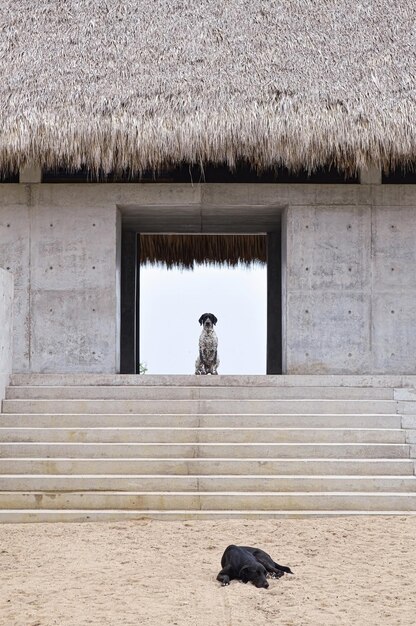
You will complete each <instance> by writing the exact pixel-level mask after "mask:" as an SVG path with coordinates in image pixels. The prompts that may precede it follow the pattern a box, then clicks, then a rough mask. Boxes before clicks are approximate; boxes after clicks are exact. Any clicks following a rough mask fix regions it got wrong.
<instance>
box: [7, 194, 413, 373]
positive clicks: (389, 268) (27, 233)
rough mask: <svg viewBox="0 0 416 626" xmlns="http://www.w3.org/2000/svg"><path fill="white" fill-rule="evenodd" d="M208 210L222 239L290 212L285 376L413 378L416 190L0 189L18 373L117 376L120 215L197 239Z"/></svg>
mask: <svg viewBox="0 0 416 626" xmlns="http://www.w3.org/2000/svg"><path fill="white" fill-rule="evenodd" d="M213 207H214V209H215V211H216V212H217V214H216V215H215V220H216V222H215V224H216V225H218V224H219V223H221V224H222V228H227V229H228V230H229V229H230V228H231V226H230V223H236V224H237V222H238V219H240V222H241V215H244V216H245V220H246V222H247V228H248V229H249V228H250V224H251V225H252V227H253V228H256V225H258V224H257V223H258V220H259V219H265V216H267V215H270V216H271V219H272V218H273V219H274V217H273V216H275V215H276V214H279V213H282V212H285V216H286V217H285V220H286V225H287V231H286V238H285V241H284V247H285V250H286V252H285V258H284V263H283V267H284V275H283V284H284V285H286V290H285V291H284V295H285V301H284V316H283V323H284V343H283V349H284V355H285V371H286V372H287V373H289V374H296V373H313V374H315V373H316V374H318V373H327V372H329V373H351V374H352V373H356V374H360V373H380V374H381V373H386V374H390V373H394V374H396V373H397V374H399V373H401V374H408V373H414V372H415V371H416V357H415V355H416V332H415V330H414V329H415V328H416V272H415V271H414V267H415V262H416V245H415V242H416V189H415V186H412V185H371V184H366V185H286V184H276V185H268V184H267V185H263V184H257V185H249V184H241V185H240V184H232V185H224V184H222V185H221V184H213V185H209V184H197V185H181V184H175V185H166V184H143V185H137V184H84V185H78V184H65V185H58V184H56V185H52V184H36V183H34V184H32V183H30V184H16V185H6V184H3V185H0V266H3V267H5V268H6V269H7V268H9V270H10V271H11V272H12V273H13V274H14V276H15V318H14V361H13V369H14V371H15V372H103V373H105V372H109V373H113V372H117V371H118V368H119V269H120V268H119V264H120V256H119V253H120V231H121V220H120V212H121V213H122V214H123V219H124V220H125V222H126V224H127V223H128V221H129V220H130V219H132V220H135V219H136V217H137V214H138V213H137V212H138V211H140V210H141V209H142V208H145V209H146V211H147V212H149V211H150V212H153V211H154V214H155V216H156V217H157V218H158V219H159V220H160V222H161V226H163V224H166V219H167V218H168V216H169V215H172V214H174V213H175V214H178V215H180V216H181V219H182V220H183V229H184V230H185V231H188V232H193V231H194V230H195V229H197V228H198V227H199V225H200V224H201V215H204V211H207V210H208V209H209V210H208V212H207V218H206V228H207V230H208V229H209V227H210V220H211V218H212V215H213ZM210 216H211V217H210ZM238 216H240V217H238ZM151 219H153V218H151ZM221 220H222V222H221ZM233 220H234V221H233ZM240 225H241V223H240ZM216 228H217V226H216Z"/></svg>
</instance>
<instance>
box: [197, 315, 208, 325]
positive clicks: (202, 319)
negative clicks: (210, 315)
mask: <svg viewBox="0 0 416 626" xmlns="http://www.w3.org/2000/svg"><path fill="white" fill-rule="evenodd" d="M206 316H207V314H206V313H203V315H201V317H200V318H199V320H198V322H199V323H200V324H203V323H204V322H205V318H206Z"/></svg>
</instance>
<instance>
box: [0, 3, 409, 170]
mask: <svg viewBox="0 0 416 626" xmlns="http://www.w3.org/2000/svg"><path fill="white" fill-rule="evenodd" d="M415 24H416V3H415V2H414V1H413V0H396V2H391V0H390V1H389V2H387V0H361V1H360V2H357V1H356V0H339V1H337V2H335V1H330V0H325V1H319V0H250V1H249V0H227V1H224V0H199V1H198V2H196V1H195V2H189V1H188V2H185V1H183V0H152V1H151V2H149V1H148V0H146V1H145V0H65V1H64V0H36V1H33V0H3V1H2V2H1V3H0V26H1V36H0V59H1V81H0V168H6V167H8V168H12V169H13V168H14V169H16V168H17V167H19V166H20V165H23V164H24V163H25V162H28V161H29V162H38V163H39V164H41V165H42V166H44V167H47V168H53V167H57V166H58V165H61V166H64V167H70V168H79V167H80V166H81V165H86V166H87V167H89V168H92V169H95V170H97V169H98V168H103V170H104V171H106V172H108V171H110V170H117V169H124V168H130V170H131V171H140V170H142V169H145V168H151V169H152V168H155V169H157V168H158V167H160V166H161V165H162V164H164V165H166V164H172V163H178V162H189V163H202V162H206V161H210V162H213V163H218V162H225V163H228V164H229V165H230V166H233V164H234V163H235V162H236V160H237V159H243V160H248V161H249V162H250V163H251V164H252V165H253V167H257V168H261V167H264V166H268V165H285V166H288V167H290V168H292V169H297V168H302V167H306V168H309V169H310V170H313V169H314V168H316V167H317V166H320V165H324V164H326V165H328V164H330V165H331V164H332V165H336V166H337V167H339V168H346V169H348V170H353V169H355V168H357V167H360V166H362V165H363V164H366V163H368V162H369V161H371V162H373V163H375V164H378V165H382V166H384V167H385V168H386V169H389V168H390V167H393V166H395V165H397V164H402V165H403V164H406V163H410V162H413V161H414V160H415V157H416V124H415V119H416V98H415V96H416V93H415V74H416V71H415V67H416V66H415V40H416V33H415Z"/></svg>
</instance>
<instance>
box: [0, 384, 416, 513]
mask: <svg viewBox="0 0 416 626" xmlns="http://www.w3.org/2000/svg"><path fill="white" fill-rule="evenodd" d="M408 378H409V380H404V379H403V378H399V377H395V378H394V379H393V378H392V377H388V378H387V377H386V378H383V377H336V376H326V377H325V376H322V377H321V376H280V377H275V376H267V377H266V376H256V377H247V376H235V377H233V376H218V377H196V376H181V377H178V376H176V377H174V376H141V377H137V376H112V375H34V374H32V375H15V376H14V377H13V380H12V385H11V386H10V387H8V389H7V392H6V393H7V395H6V400H4V402H3V407H2V413H1V415H0V521H3V522H24V521H66V520H77V521H78V520H108V519H128V518H137V517H143V516H147V517H153V518H176V519H179V518H201V519H202V518H217V517H247V518H249V517H262V518H266V517H281V516H313V515H334V514H335V515H337V514H381V513H382V514H397V513H401V514H404V513H405V514H409V513H412V514H414V513H416V477H415V476H414V461H413V460H412V456H414V452H415V450H414V447H415V446H414V444H413V442H415V443H416V437H415V433H416V430H415V429H416V423H415V418H414V417H413V415H412V413H414V414H416V396H415V392H414V390H413V391H412V390H408V389H404V388H398V389H397V388H396V389H395V388H394V386H393V385H394V384H396V385H399V384H401V385H403V384H407V385H409V384H410V383H412V382H413V377H408ZM415 382H416V381H415Z"/></svg>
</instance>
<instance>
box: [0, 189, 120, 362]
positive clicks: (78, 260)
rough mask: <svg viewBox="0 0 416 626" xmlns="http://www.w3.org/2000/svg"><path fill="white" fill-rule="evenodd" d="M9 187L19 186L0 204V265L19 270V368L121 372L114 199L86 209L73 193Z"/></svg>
mask: <svg viewBox="0 0 416 626" xmlns="http://www.w3.org/2000/svg"><path fill="white" fill-rule="evenodd" d="M5 187H12V188H13V189H14V193H13V190H11V189H6V190H5V191H7V193H6V194H5V196H6V197H4V196H3V197H1V201H2V204H3V206H1V205H0V263H1V264H4V266H5V267H9V268H10V270H11V271H12V272H13V273H14V274H15V276H16V297H15V325H14V337H15V345H14V351H15V359H14V363H13V369H14V371H20V372H24V371H32V372H77V371H85V372H116V371H118V359H119V338H118V334H119V331H118V325H119V302H118V299H119V288H118V282H119V252H118V250H117V241H119V235H118V231H119V229H120V220H119V217H118V210H117V207H116V205H115V204H114V205H113V206H112V207H104V208H103V207H99V206H97V207H85V206H83V205H82V202H80V197H79V195H78V198H77V195H76V194H75V195H74V196H72V194H69V193H67V194H66V203H64V202H63V201H62V198H61V199H60V200H61V201H60V202H55V201H52V203H51V204H44V203H42V204H40V203H39V200H38V192H37V189H34V186H30V185H26V186H25V187H23V189H24V190H25V193H24V194H23V195H22V193H21V190H22V185H17V186H15V185H8V186H6V185H2V188H3V189H4V188H5ZM16 187H17V189H16ZM36 188H39V185H36ZM3 189H2V191H3ZM57 191H58V192H59V190H57ZM7 196H8V197H7ZM57 196H59V193H58V194H57Z"/></svg>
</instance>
